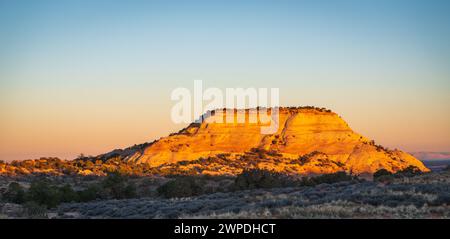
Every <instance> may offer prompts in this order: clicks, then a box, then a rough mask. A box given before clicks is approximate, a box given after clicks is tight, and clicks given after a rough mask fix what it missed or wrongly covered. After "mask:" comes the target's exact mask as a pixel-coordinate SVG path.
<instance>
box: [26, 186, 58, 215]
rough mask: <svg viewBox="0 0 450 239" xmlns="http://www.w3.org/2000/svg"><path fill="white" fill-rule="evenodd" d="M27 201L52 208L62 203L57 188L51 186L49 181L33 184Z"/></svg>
mask: <svg viewBox="0 0 450 239" xmlns="http://www.w3.org/2000/svg"><path fill="white" fill-rule="evenodd" d="M27 201H33V202H36V203H37V204H39V205H45V206H47V208H52V207H56V206H57V205H58V204H59V203H60V202H61V194H60V192H59V190H58V188H57V187H55V186H52V185H50V184H49V183H48V182H47V181H45V180H41V181H36V182H32V183H31V186H30V189H29V190H28V192H27Z"/></svg>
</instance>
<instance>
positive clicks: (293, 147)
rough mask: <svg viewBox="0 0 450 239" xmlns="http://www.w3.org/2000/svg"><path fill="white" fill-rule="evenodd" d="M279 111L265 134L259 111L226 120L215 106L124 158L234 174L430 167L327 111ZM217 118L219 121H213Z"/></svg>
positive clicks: (364, 171) (294, 108)
mask: <svg viewBox="0 0 450 239" xmlns="http://www.w3.org/2000/svg"><path fill="white" fill-rule="evenodd" d="M269 112H270V110H269ZM278 112H279V122H278V123H279V125H278V126H279V127H278V130H277V131H276V133H273V134H269V135H266V134H261V127H263V126H267V124H263V123H261V121H260V115H258V113H256V114H257V115H256V118H257V119H258V120H257V121H256V122H251V120H249V119H250V117H252V114H255V111H251V110H234V115H233V116H234V117H228V118H227V111H226V110H216V111H213V112H212V113H211V114H209V115H210V116H208V117H206V118H204V120H203V121H202V123H193V124H191V125H189V126H188V127H187V128H185V129H183V130H181V131H180V132H178V133H175V134H172V135H170V136H168V137H164V138H161V139H159V140H157V141H155V142H154V143H152V144H150V145H148V146H146V147H144V148H143V149H142V150H136V151H135V152H134V153H132V154H130V155H127V156H126V157H125V160H126V161H129V162H134V163H137V164H148V165H150V166H151V167H160V168H164V167H174V166H177V167H178V168H179V170H180V171H183V170H192V169H194V170H196V171H198V172H200V173H207V174H236V173H238V172H239V171H240V170H242V169H239V168H236V167H233V166H232V165H234V164H238V165H241V166H242V165H243V164H244V166H245V167H248V166H250V167H255V168H264V169H268V170H274V171H279V172H286V173H293V174H303V175H305V174H306V175H307V174H323V173H333V172H338V171H346V172H349V173H353V174H363V173H374V172H376V171H377V170H379V169H386V170H388V171H391V172H396V171H399V170H403V169H405V168H407V167H409V166H414V167H417V168H418V169H420V170H421V171H429V170H428V169H427V168H426V167H425V166H424V165H423V164H422V162H421V161H419V160H417V159H416V158H414V157H413V156H411V155H410V154H408V153H405V152H402V151H400V150H389V149H386V148H384V147H382V146H379V145H376V144H375V143H374V142H373V141H371V140H369V139H367V138H366V137H364V136H362V135H360V134H358V133H356V132H354V131H353V130H352V129H351V128H350V127H349V126H348V124H347V123H346V122H345V121H344V120H343V119H342V118H341V117H340V116H339V115H337V114H336V113H334V112H331V111H330V110H326V109H323V108H315V107H289V108H287V107H283V108H279V110H278ZM253 116H254V115H253ZM214 117H216V119H214ZM217 117H222V118H221V119H222V120H221V121H219V122H216V121H218V120H217ZM239 118H240V119H245V121H243V122H242V120H241V121H238V119H239ZM227 119H228V120H227ZM230 119H231V120H230ZM217 159H220V160H217ZM245 160H247V161H251V162H245ZM179 164H181V165H179ZM230 165H231V166H230Z"/></svg>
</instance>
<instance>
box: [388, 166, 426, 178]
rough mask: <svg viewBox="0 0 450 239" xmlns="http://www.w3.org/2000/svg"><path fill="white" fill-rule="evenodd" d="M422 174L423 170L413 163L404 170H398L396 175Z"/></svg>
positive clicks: (412, 175) (410, 175)
mask: <svg viewBox="0 0 450 239" xmlns="http://www.w3.org/2000/svg"><path fill="white" fill-rule="evenodd" d="M420 174H422V171H420V169H419V168H417V167H415V166H412V165H411V166H408V167H407V168H405V169H403V170H400V171H398V172H396V173H395V174H394V175H395V176H396V177H414V176H417V175H420Z"/></svg>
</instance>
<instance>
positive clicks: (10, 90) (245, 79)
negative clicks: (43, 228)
mask: <svg viewBox="0 0 450 239" xmlns="http://www.w3.org/2000/svg"><path fill="white" fill-rule="evenodd" d="M195 79H200V80H203V82H204V84H205V86H204V87H219V88H225V87H233V88H235V87H278V88H280V95H281V104H282V105H292V106H299V105H315V106H320V107H327V108H330V109H332V110H333V111H335V112H337V113H339V114H340V115H341V116H342V117H343V118H344V119H345V120H346V121H347V122H348V123H349V125H350V126H351V127H352V128H353V129H354V130H355V131H357V132H359V133H361V134H363V135H365V136H367V137H369V138H372V139H375V140H376V141H377V143H380V144H383V145H385V146H388V147H391V148H400V149H403V150H407V151H450V107H449V102H450V1H445V0H442V1H425V0H423V1H414V0H386V1H381V0H376V1H375V0H374V1H365V0H357V1H346V0H342V1H337V0H333V1H221V2H219V1H106V0H105V1H93V0H89V1H81V0H77V1H68V0H63V1H56V0H55V1H31V0H29V1H9V0H0V112H1V114H0V159H1V160H12V159H26V158H36V157H40V156H59V157H62V158H68V159H70V158H73V157H75V156H76V155H78V154H79V153H84V154H92V155H96V154H99V153H103V152H106V151H109V150H112V149H115V148H122V147H127V146H130V145H133V144H136V143H143V142H146V141H151V140H153V139H156V138H158V137H161V136H165V135H167V134H169V133H170V132H173V131H175V130H178V129H180V128H181V127H183V125H175V124H173V123H172V122H171V121H170V109H171V107H172V106H173V104H174V102H172V101H171V100H170V92H171V90H173V89H174V88H176V87H188V88H192V87H193V80H195Z"/></svg>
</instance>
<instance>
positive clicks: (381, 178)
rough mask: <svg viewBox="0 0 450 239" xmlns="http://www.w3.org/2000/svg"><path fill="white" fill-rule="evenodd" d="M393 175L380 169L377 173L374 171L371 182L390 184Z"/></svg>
mask: <svg viewBox="0 0 450 239" xmlns="http://www.w3.org/2000/svg"><path fill="white" fill-rule="evenodd" d="M393 178H394V177H393V175H392V173H391V172H389V171H388V170H386V169H384V168H382V169H380V170H378V171H376V172H375V173H374V174H373V180H374V181H378V182H390V181H392V180H393Z"/></svg>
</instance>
